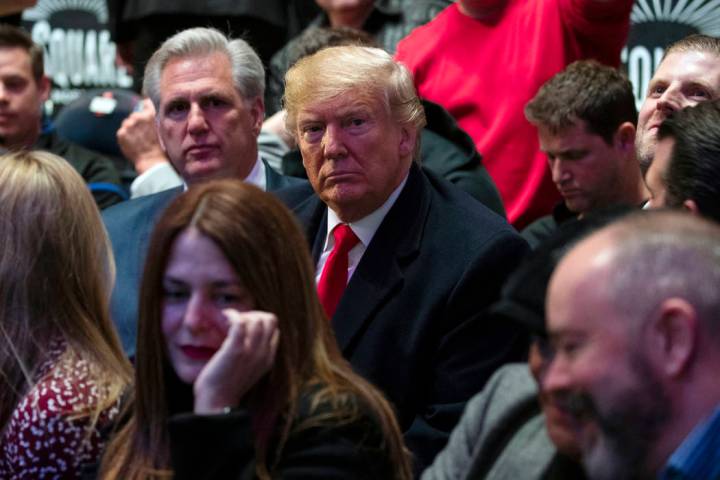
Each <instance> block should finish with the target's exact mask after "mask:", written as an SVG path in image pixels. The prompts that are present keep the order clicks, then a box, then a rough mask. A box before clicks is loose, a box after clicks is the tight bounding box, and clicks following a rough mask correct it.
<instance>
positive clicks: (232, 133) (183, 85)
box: [103, 28, 305, 356]
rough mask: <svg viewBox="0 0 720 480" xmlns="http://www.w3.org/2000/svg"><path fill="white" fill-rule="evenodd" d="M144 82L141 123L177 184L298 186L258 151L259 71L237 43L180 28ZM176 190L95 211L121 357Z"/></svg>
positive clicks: (131, 339)
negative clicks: (101, 227)
mask: <svg viewBox="0 0 720 480" xmlns="http://www.w3.org/2000/svg"><path fill="white" fill-rule="evenodd" d="M144 78H145V86H144V88H143V90H144V91H145V92H146V93H147V94H148V97H149V98H150V100H151V101H152V103H153V105H154V109H153V110H152V111H153V112H155V119H154V120H152V119H151V118H150V116H149V112H150V111H151V110H150V109H149V108H148V110H147V111H146V110H143V112H139V113H142V114H143V121H142V122H141V123H142V124H147V125H148V129H150V128H153V129H154V128H157V139H156V140H157V141H159V142H160V145H161V146H162V149H163V150H164V152H165V154H166V155H167V157H168V160H169V161H170V163H171V164H172V168H173V169H174V170H175V171H176V172H177V173H178V174H179V175H180V177H181V178H182V181H183V183H184V184H185V185H193V184H196V183H200V182H203V181H207V180H209V179H216V178H237V179H244V180H245V181H246V182H249V183H252V184H253V185H256V186H258V187H260V188H262V189H264V190H268V191H273V190H277V189H280V188H283V187H286V186H288V185H291V184H293V183H305V182H303V181H301V180H298V179H293V178H289V177H285V176H282V175H280V174H278V173H277V172H275V170H273V169H272V168H270V166H269V165H268V164H267V163H266V162H265V160H264V159H263V158H262V155H261V154H259V153H258V143H257V136H258V133H259V132H260V127H261V125H262V120H263V111H264V109H263V92H264V88H265V71H264V70H263V67H262V63H261V62H260V58H258V56H257V54H256V53H255V52H254V51H253V49H252V48H251V47H250V45H248V44H247V43H246V42H245V41H244V40H242V39H239V38H235V39H232V38H228V37H226V36H224V35H223V34H221V33H220V32H219V31H217V30H214V29H211V28H192V29H190V30H184V31H182V32H179V33H177V34H175V35H173V36H172V37H170V38H168V39H167V40H166V41H165V43H163V44H162V46H161V47H160V48H159V49H158V50H157V51H156V52H155V53H154V54H153V56H152V57H151V58H150V61H149V62H148V65H147V69H146V72H145V76H144ZM148 133H150V135H151V136H152V135H154V132H148ZM146 173H147V172H146ZM182 191H183V186H178V187H176V188H172V189H169V190H165V191H161V192H158V193H155V194H153V195H147V196H145V197H141V198H138V199H133V200H130V201H128V202H124V203H122V204H120V205H117V206H115V207H113V208H110V209H108V210H107V211H105V212H103V219H104V220H105V226H106V227H107V229H108V232H109V234H110V240H111V241H112V245H113V253H114V254H115V257H116V258H122V259H123V261H122V262H121V263H119V264H118V272H117V281H116V282H115V288H114V290H113V296H112V299H111V304H110V307H111V312H112V318H113V321H114V322H115V325H116V326H117V328H118V332H119V333H120V336H121V339H122V341H123V347H124V348H125V351H126V352H127V353H128V355H129V356H132V355H133V354H134V353H135V337H136V333H137V312H138V311H137V305H138V298H139V290H138V289H139V285H140V277H141V274H142V265H143V263H144V261H145V254H146V252H147V243H148V241H149V239H150V233H151V231H152V228H153V226H154V225H155V221H156V220H157V218H158V216H159V215H160V213H161V212H162V211H163V209H164V208H165V207H166V206H167V205H168V204H169V203H170V201H171V200H172V199H173V198H175V197H176V196H178V195H180V193H182Z"/></svg>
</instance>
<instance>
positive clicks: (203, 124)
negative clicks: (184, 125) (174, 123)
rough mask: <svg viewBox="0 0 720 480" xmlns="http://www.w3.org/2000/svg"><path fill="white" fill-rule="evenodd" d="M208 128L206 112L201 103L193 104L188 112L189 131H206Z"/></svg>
mask: <svg viewBox="0 0 720 480" xmlns="http://www.w3.org/2000/svg"><path fill="white" fill-rule="evenodd" d="M207 130H208V123H207V119H206V118H205V112H203V109H202V108H200V106H199V105H191V106H190V111H189V112H188V132H190V133H192V134H198V133H204V132H206V131H207Z"/></svg>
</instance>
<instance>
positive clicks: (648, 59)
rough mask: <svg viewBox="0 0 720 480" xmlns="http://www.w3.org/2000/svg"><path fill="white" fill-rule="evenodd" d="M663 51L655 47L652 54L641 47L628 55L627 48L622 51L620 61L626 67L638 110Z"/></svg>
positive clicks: (637, 47) (636, 47)
mask: <svg viewBox="0 0 720 480" xmlns="http://www.w3.org/2000/svg"><path fill="white" fill-rule="evenodd" d="M663 53H664V50H663V49H662V48H661V47H655V49H653V54H652V55H650V51H649V50H648V49H647V47H645V46H643V45H637V46H635V47H633V48H632V49H631V50H630V54H628V50H627V47H625V48H623V49H622V53H621V54H620V60H621V61H622V63H624V64H625V65H626V66H627V74H628V78H629V79H630V82H631V83H632V85H633V95H634V96H635V106H636V107H637V108H638V110H639V109H640V107H641V106H642V103H643V101H644V100H645V94H646V93H647V89H648V85H649V84H650V79H652V75H653V72H655V69H656V68H657V66H658V65H659V64H660V60H662V56H663Z"/></svg>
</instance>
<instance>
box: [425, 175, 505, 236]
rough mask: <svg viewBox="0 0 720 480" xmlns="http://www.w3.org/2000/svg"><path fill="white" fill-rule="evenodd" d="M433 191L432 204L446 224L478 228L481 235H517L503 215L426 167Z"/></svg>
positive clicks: (469, 229)
mask: <svg viewBox="0 0 720 480" xmlns="http://www.w3.org/2000/svg"><path fill="white" fill-rule="evenodd" d="M423 174H424V176H425V178H427V180H428V182H429V184H430V186H431V189H432V192H433V208H435V209H436V211H437V214H438V215H439V216H441V217H442V219H443V220H442V222H443V224H444V225H445V226H446V228H453V229H460V230H463V231H468V233H469V232H473V231H474V232H476V233H477V234H480V235H482V236H487V235H491V236H494V235H496V234H501V235H508V236H513V237H518V236H519V235H518V234H517V232H516V231H515V229H514V228H513V227H512V226H511V225H510V224H509V223H508V221H507V220H506V219H505V218H503V217H502V216H500V215H498V214H497V213H496V212H493V211H492V210H490V209H489V208H488V207H486V206H485V205H483V204H482V203H480V202H479V201H478V200H477V199H475V198H473V197H472V196H471V195H470V194H468V193H467V192H465V191H463V190H462V189H460V188H458V187H457V186H455V185H453V184H452V183H450V182H449V181H447V180H445V179H444V178H442V177H440V176H439V175H437V174H436V173H434V172H432V171H428V170H427V169H423Z"/></svg>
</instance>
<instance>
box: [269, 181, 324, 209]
mask: <svg viewBox="0 0 720 480" xmlns="http://www.w3.org/2000/svg"><path fill="white" fill-rule="evenodd" d="M297 180H299V181H298V182H293V183H292V184H290V185H288V186H286V187H284V188H280V189H278V190H275V191H273V192H272V193H273V194H274V195H275V196H276V197H277V198H278V199H280V201H281V202H283V203H284V204H285V205H286V206H287V207H288V208H291V209H293V208H295V207H297V206H298V205H300V204H302V203H304V202H306V201H308V200H310V199H313V198H315V197H316V195H315V190H313V188H312V185H311V184H310V182H308V181H306V180H302V179H297Z"/></svg>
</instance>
